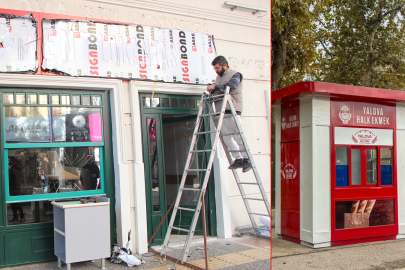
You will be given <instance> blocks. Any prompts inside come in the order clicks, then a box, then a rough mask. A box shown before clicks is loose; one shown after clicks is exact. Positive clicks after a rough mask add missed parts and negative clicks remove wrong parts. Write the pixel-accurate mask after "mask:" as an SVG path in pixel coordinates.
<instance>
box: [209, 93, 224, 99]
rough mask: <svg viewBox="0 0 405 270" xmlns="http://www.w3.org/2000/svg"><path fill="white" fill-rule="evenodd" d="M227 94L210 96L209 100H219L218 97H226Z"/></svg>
mask: <svg viewBox="0 0 405 270" xmlns="http://www.w3.org/2000/svg"><path fill="white" fill-rule="evenodd" d="M224 96H225V94H220V95H215V96H208V98H210V99H211V98H217V97H224Z"/></svg>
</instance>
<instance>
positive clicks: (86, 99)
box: [83, 95, 90, 105]
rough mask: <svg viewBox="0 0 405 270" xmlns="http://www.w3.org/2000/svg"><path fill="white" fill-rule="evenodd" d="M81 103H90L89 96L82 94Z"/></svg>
mask: <svg viewBox="0 0 405 270" xmlns="http://www.w3.org/2000/svg"><path fill="white" fill-rule="evenodd" d="M83 105H90V96H89V95H85V96H83Z"/></svg>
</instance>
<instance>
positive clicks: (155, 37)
mask: <svg viewBox="0 0 405 270" xmlns="http://www.w3.org/2000/svg"><path fill="white" fill-rule="evenodd" d="M42 28H43V55H44V59H43V63H42V67H43V69H44V70H46V71H50V72H53V73H58V74H65V75H71V76H89V77H108V78H121V79H140V80H153V81H164V82H181V83H192V84H209V83H212V82H214V80H215V77H216V73H215V71H214V70H213V68H212V66H211V62H212V60H213V59H214V58H215V56H216V51H215V46H214V41H213V37H212V36H210V35H207V34H201V33H194V32H189V31H182V30H178V29H167V28H158V27H151V26H143V25H124V24H111V23H101V22H89V21H74V20H47V19H44V20H43V21H42Z"/></svg>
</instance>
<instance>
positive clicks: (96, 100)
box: [92, 95, 102, 106]
mask: <svg viewBox="0 0 405 270" xmlns="http://www.w3.org/2000/svg"><path fill="white" fill-rule="evenodd" d="M92 105H94V106H101V105H102V104H101V96H98V95H96V96H93V103H92Z"/></svg>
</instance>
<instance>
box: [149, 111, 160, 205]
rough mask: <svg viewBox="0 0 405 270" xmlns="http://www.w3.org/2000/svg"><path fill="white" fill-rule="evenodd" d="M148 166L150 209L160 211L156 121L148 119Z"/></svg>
mask: <svg viewBox="0 0 405 270" xmlns="http://www.w3.org/2000/svg"><path fill="white" fill-rule="evenodd" d="M148 130H149V147H150V164H151V172H152V175H151V176H152V177H151V181H152V200H153V203H152V205H153V206H152V207H153V211H160V194H159V170H158V168H159V167H158V152H157V145H156V119H148Z"/></svg>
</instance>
